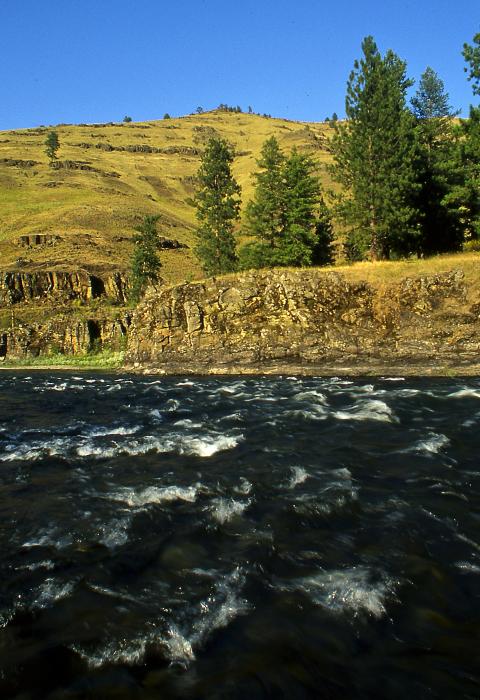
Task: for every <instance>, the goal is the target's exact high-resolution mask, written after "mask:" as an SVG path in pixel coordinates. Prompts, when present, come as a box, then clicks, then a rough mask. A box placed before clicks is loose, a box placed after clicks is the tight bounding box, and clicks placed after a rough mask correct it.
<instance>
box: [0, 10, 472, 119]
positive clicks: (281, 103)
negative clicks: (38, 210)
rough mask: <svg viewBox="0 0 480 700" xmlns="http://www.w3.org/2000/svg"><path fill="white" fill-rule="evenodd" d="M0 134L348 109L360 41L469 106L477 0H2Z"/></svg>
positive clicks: (314, 115)
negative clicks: (211, 112)
mask: <svg viewBox="0 0 480 700" xmlns="http://www.w3.org/2000/svg"><path fill="white" fill-rule="evenodd" d="M0 27H1V35H2V60H1V64H0V78H1V86H2V99H1V101H0V129H10V128H15V127H29V126H35V125H39V124H56V123H61V122H66V123H78V122H94V121H97V122H98V121H116V120H121V119H122V118H123V116H124V115H126V114H128V115H131V116H132V117H133V119H134V120H146V119H157V118H161V117H162V116H163V114H164V113H165V112H169V113H170V114H171V115H172V116H174V115H175V116H176V115H182V114H186V113H188V112H192V111H194V110H195V108H196V107H197V106H202V107H204V108H205V109H208V108H213V107H215V106H217V105H218V104H219V103H220V102H225V103H228V104H232V105H237V104H239V105H241V106H242V108H244V109H246V108H247V107H248V105H251V106H252V107H253V108H254V110H255V111H258V112H262V113H263V112H267V113H270V114H272V116H279V117H287V118H290V119H302V120H312V121H313V120H322V119H324V118H325V117H326V116H327V115H330V114H332V112H334V111H336V112H337V113H338V114H339V115H340V116H341V115H342V114H343V110H344V96H345V84H346V80H347V77H348V74H349V72H350V70H351V68H352V64H353V61H354V59H355V58H356V57H359V56H360V44H361V41H362V39H363V37H364V36H366V35H368V34H372V35H373V36H374V38H375V40H376V41H377V44H378V46H379V48H380V50H381V51H382V53H383V52H384V51H385V50H386V49H388V48H391V49H393V50H394V51H395V52H396V53H397V54H398V55H399V56H400V57H401V58H403V59H404V60H406V61H407V63H408V72H409V75H410V77H412V78H415V79H416V80H418V78H419V76H420V75H421V73H422V72H423V70H424V69H425V68H426V66H427V65H430V66H432V68H433V69H434V70H435V71H437V73H438V74H439V76H440V77H441V78H442V79H443V80H444V82H445V85H446V88H447V91H448V92H449V93H450V98H451V102H452V104H453V105H454V106H455V107H456V108H461V109H462V114H463V115H466V114H467V113H468V105H469V104H470V103H471V102H474V98H473V95H472V92H471V86H470V84H469V83H468V82H467V80H466V76H465V74H464V72H463V68H464V61H463V58H462V56H461V49H462V45H463V43H464V42H465V41H468V42H471V40H472V38H473V35H474V34H475V33H476V32H478V31H480V0H363V1H362V2H356V1H354V0H296V1H295V0H288V2H287V1H286V0H236V1H233V0H168V1H165V0H43V1H42V0H0Z"/></svg>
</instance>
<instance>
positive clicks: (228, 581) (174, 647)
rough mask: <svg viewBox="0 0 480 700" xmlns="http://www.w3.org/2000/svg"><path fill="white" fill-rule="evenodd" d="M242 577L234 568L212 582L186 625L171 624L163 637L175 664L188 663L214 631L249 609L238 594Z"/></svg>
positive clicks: (186, 664)
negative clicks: (206, 595)
mask: <svg viewBox="0 0 480 700" xmlns="http://www.w3.org/2000/svg"><path fill="white" fill-rule="evenodd" d="M244 583H245V576H244V574H243V573H242V572H241V570H240V569H239V568H238V567H237V568H236V569H235V570H234V571H233V572H232V573H231V574H228V575H227V576H223V577H222V578H220V580H218V581H217V582H216V583H215V587H214V590H213V591H212V593H211V595H209V596H208V597H207V598H206V599H205V600H202V601H201V602H200V604H199V605H198V607H197V608H196V609H194V610H192V611H191V612H190V615H189V620H190V622H189V624H188V625H186V626H185V627H183V626H182V625H178V624H172V625H170V628H169V637H168V638H167V639H166V640H164V642H163V644H164V646H165V648H166V654H167V657H168V658H169V659H170V661H172V662H174V663H180V664H182V665H184V666H185V667H186V666H188V665H189V664H190V663H191V662H192V661H193V660H194V658H195V654H194V650H195V649H196V648H198V647H201V646H202V645H203V644H204V643H205V641H206V640H207V638H208V637H209V636H210V635H211V634H212V633H213V632H215V631H216V630H218V629H222V628H224V627H227V625H228V624H229V623H230V622H231V621H232V620H234V619H235V618H236V617H238V615H242V614H245V613H246V612H248V610H249V609H250V606H249V604H248V601H246V600H244V599H241V598H240V597H239V594H240V591H241V589H242V588H243V586H244Z"/></svg>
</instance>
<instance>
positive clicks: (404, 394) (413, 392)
mask: <svg viewBox="0 0 480 700" xmlns="http://www.w3.org/2000/svg"><path fill="white" fill-rule="evenodd" d="M421 393H422V392H421V391H420V389H397V391H394V392H393V395H394V396H396V397H399V398H401V399H410V398H414V397H415V396H418V395H419V394H421Z"/></svg>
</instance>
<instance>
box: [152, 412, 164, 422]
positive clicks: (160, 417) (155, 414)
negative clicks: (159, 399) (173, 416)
mask: <svg viewBox="0 0 480 700" xmlns="http://www.w3.org/2000/svg"><path fill="white" fill-rule="evenodd" d="M150 415H151V417H152V418H154V419H155V420H156V421H158V422H159V423H163V415H162V413H161V411H159V410H158V408H153V409H152V410H151V411H150Z"/></svg>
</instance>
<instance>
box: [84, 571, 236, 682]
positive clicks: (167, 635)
mask: <svg viewBox="0 0 480 700" xmlns="http://www.w3.org/2000/svg"><path fill="white" fill-rule="evenodd" d="M202 573H204V574H208V576H209V578H212V577H214V576H218V574H217V572H202ZM244 582H245V576H244V574H243V573H242V572H241V571H240V569H239V568H236V569H235V570H234V571H233V572H232V573H231V574H228V575H225V576H221V577H220V578H219V579H217V580H216V581H215V583H214V585H213V589H212V592H211V594H210V595H209V596H208V597H207V598H205V599H204V600H201V601H200V602H199V603H198V604H197V605H194V606H192V607H191V608H189V609H188V610H185V611H184V613H183V615H180V616H179V615H177V617H182V619H183V620H184V623H180V621H179V620H178V619H176V620H175V622H169V623H167V625H166V627H165V626H164V625H163V624H162V628H163V631H160V629H159V625H158V621H152V623H151V624H149V625H148V630H147V631H145V632H141V633H137V634H134V635H132V637H131V638H130V639H127V638H121V639H113V640H110V641H108V642H107V643H106V644H104V645H103V646H102V647H101V648H97V649H87V648H85V647H84V646H80V645H72V646H71V647H70V648H71V649H72V650H73V651H75V652H76V653H77V654H79V655H80V656H81V657H82V658H83V659H84V660H85V661H86V662H87V663H88V665H89V666H90V668H101V667H103V666H105V665H110V664H126V665H139V664H142V663H143V662H144V659H145V654H146V651H147V648H148V647H149V646H157V647H161V648H162V649H163V652H164V654H165V656H166V658H167V659H168V660H169V661H170V662H171V663H173V664H179V665H181V666H183V667H184V668H186V667H187V666H189V665H190V664H191V663H192V661H194V660H195V649H196V648H199V647H201V646H202V645H203V644H204V643H205V641H206V640H207V638H208V637H209V636H210V635H211V634H212V633H213V632H214V631H216V630H218V629H221V628H223V627H226V626H227V625H228V624H229V623H230V622H231V621H232V620H233V619H234V618H235V617H237V616H238V615H241V614H244V613H246V612H247V611H248V610H249V609H250V606H249V605H248V602H247V601H246V600H243V599H241V598H240V597H239V596H240V591H241V589H242V588H243V586H244ZM100 592H102V593H103V592H104V589H102V588H100ZM110 593H112V592H111V591H110V590H108V593H107V595H108V594H110ZM115 595H116V594H115Z"/></svg>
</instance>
